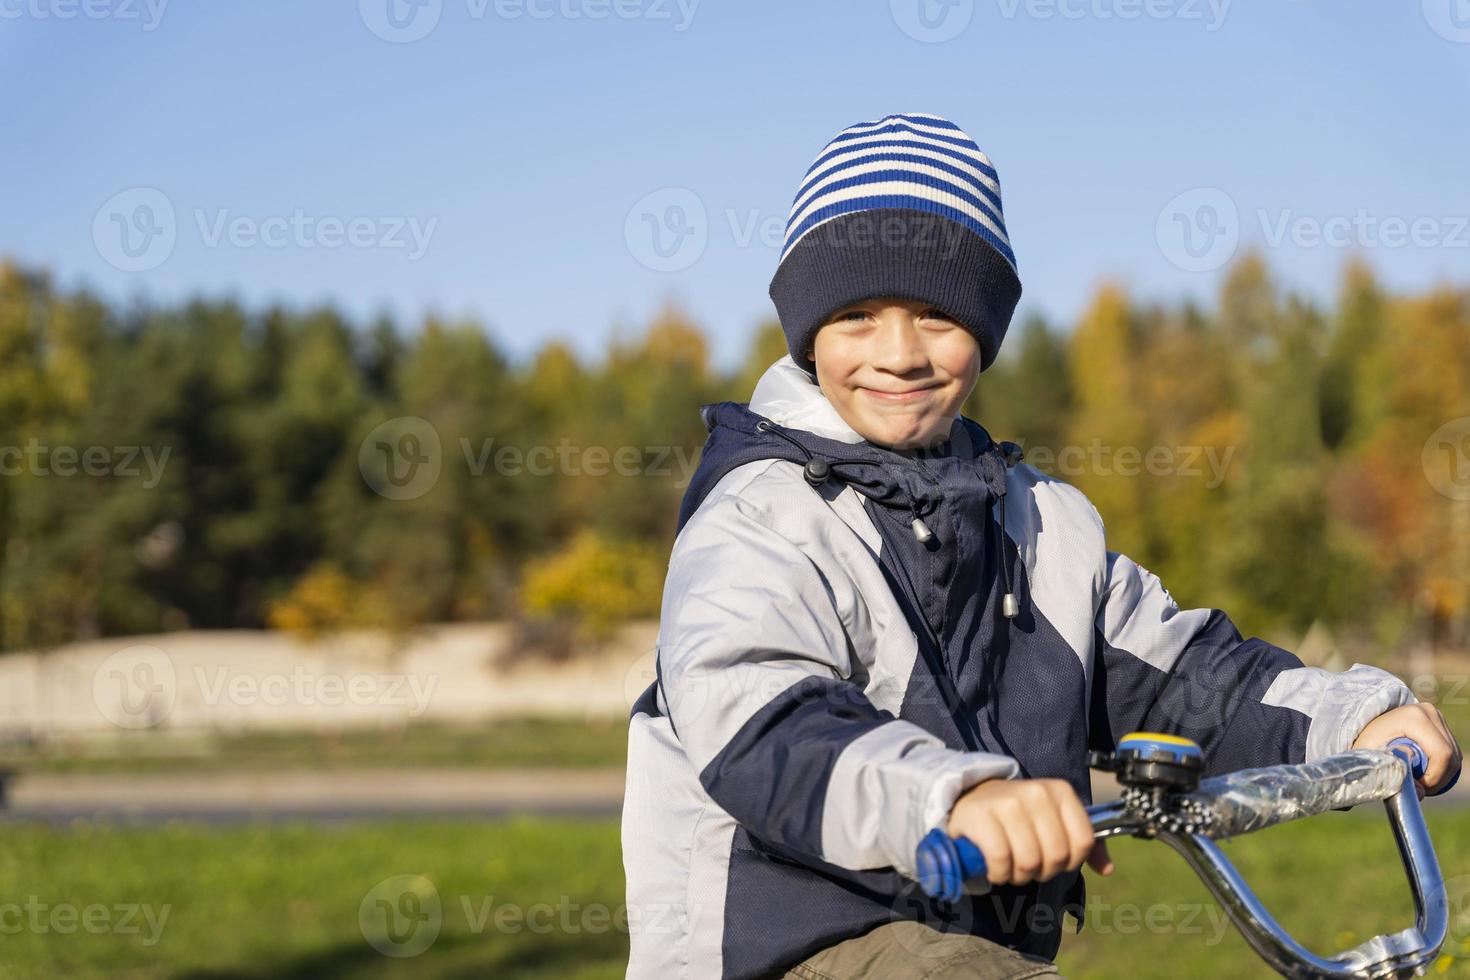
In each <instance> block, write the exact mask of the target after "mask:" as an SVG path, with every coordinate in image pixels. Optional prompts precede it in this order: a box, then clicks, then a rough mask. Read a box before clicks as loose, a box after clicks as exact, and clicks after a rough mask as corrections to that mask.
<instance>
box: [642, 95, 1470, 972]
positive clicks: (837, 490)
mask: <svg viewBox="0 0 1470 980" xmlns="http://www.w3.org/2000/svg"><path fill="white" fill-rule="evenodd" d="M1020 292H1021V286H1020V281H1019V279H1018V277H1017V275H1016V266H1015V258H1014V256H1013V255H1012V253H1011V248H1010V244H1009V241H1008V239H1007V237H1006V232H1005V223H1004V219H1003V216H1002V211H1001V200H1000V186H999V183H998V181H997V178H996V174H995V170H994V168H993V167H992V166H991V164H990V161H989V160H988V159H987V158H986V156H985V154H984V153H982V152H981V151H980V150H979V148H978V147H977V146H976V145H975V143H974V142H973V141H972V140H971V139H970V138H969V137H968V136H966V135H965V133H964V132H962V131H961V130H960V129H959V127H957V126H955V125H954V124H953V123H951V122H949V121H947V120H945V119H942V118H940V117H938V116H933V115H928V114H902V115H891V116H886V117H884V118H882V119H879V120H875V121H871V122H866V123H860V124H858V125H856V126H852V127H850V128H848V129H845V130H843V131H842V132H841V133H839V134H838V135H837V137H836V138H834V139H833V140H832V141H831V142H830V143H829V144H828V145H827V147H826V148H825V149H824V150H823V151H822V153H821V154H820V155H819V156H818V158H817V160H816V162H815V163H813V165H812V166H811V168H809V169H808V171H807V174H806V177H805V178H804V179H803V182H802V185H801V187H800V188H799V189H798V191H797V194H796V199H795V201H794V204H793V207H792V212H791V216H790V219H789V222H788V225H787V239H786V245H785V247H784V249H783V251H782V255H781V259H780V263H779V265H778V268H777V270H776V274H775V277H774V279H773V280H772V283H771V298H772V299H773V300H774V302H775V305H776V309H777V312H778V313H779V315H780V319H781V325H782V328H783V330H784V331H785V333H786V337H787V342H788V347H789V349H790V356H789V357H783V358H782V359H781V360H780V361H778V362H776V364H774V365H772V367H771V368H770V369H769V370H768V371H767V372H766V373H765V375H764V376H763V377H762V378H761V379H760V382H759V383H758V384H757V385H756V388H755V391H754V393H753V395H752V397H751V400H750V403H749V405H748V407H747V406H746V405H744V404H741V403H736V402H721V403H718V404H712V405H706V406H703V407H702V409H701V411H702V413H703V417H704V420H705V423H706V425H707V427H708V428H709V438H708V441H707V442H706V443H705V446H704V450H703V455H702V457H701V460H700V465H699V469H698V471H697V473H696V475H695V478H694V480H693V482H692V483H691V485H690V487H689V490H688V492H687V494H686V496H685V499H684V502H683V506H682V507H681V509H680V515H679V535H678V538H677V539H676V541H675V543H674V548H673V553H672V555H671V558H670V562H669V573H668V578H667V582H666V585H665V588H664V601H663V609H662V617H661V622H660V632H659V637H658V659H657V663H658V680H657V682H656V683H655V684H653V685H652V686H651V687H650V688H649V689H648V691H646V692H645V693H644V695H643V696H642V697H641V698H640V699H639V701H638V703H637V704H636V705H635V706H634V709H633V717H632V721H631V729H630V741H629V749H628V786H627V797H626V802H625V804H624V811H623V854H624V865H625V868H626V871H627V880H628V906H629V912H630V924H631V932H632V955H631V959H630V962H629V967H628V975H629V976H630V977H654V978H659V980H663V978H671V977H764V976H779V975H782V974H783V972H785V975H788V976H800V977H807V978H835V980H849V978H853V977H881V978H885V980H895V978H902V977H920V976H922V977H930V978H939V977H952V976H954V977H958V976H967V977H997V978H999V977H1029V976H1038V975H1042V974H1054V973H1055V969H1054V967H1053V966H1052V965H1051V960H1052V959H1053V958H1054V957H1055V955H1056V951H1057V948H1058V945H1059V943H1060V941H1061V938H1060V937H1061V926H1062V921H1061V915H1060V912H1061V910H1063V909H1068V910H1071V911H1072V912H1073V914H1074V916H1077V917H1078V920H1079V926H1080V910H1081V907H1082V903H1083V896H1082V879H1081V875H1080V873H1079V870H1078V869H1079V867H1080V865H1081V864H1082V863H1083V861H1084V860H1089V861H1090V863H1091V864H1092V866H1093V867H1094V869H1095V870H1098V871H1100V872H1102V873H1108V872H1109V871H1111V866H1110V864H1109V862H1108V859H1107V855H1106V851H1105V850H1104V849H1103V848H1102V847H1101V846H1098V847H1096V848H1094V847H1093V839H1092V834H1091V827H1090V825H1089V823H1088V821H1087V818H1086V814H1085V812H1084V804H1085V803H1086V802H1087V801H1088V800H1089V799H1090V797H1089V789H1088V772H1087V762H1086V759H1087V752H1088V749H1089V748H1110V747H1111V746H1112V744H1113V740H1114V739H1116V738H1117V737H1118V736H1119V735H1121V734H1122V733H1125V732H1128V731H1131V730H1134V729H1148V730H1156V731H1165V732H1172V733H1175V734H1179V735H1185V736H1188V737H1190V738H1192V739H1194V740H1195V741H1197V742H1199V743H1200V744H1201V746H1202V747H1203V749H1204V752H1205V758H1206V763H1207V772H1209V773H1218V772H1225V771H1230V770H1234V769H1240V768H1246V767H1251V766H1260V765H1270V764H1275V763H1280V762H1298V761H1302V760H1304V759H1306V760H1310V759H1315V758H1319V757H1322V756H1325V755H1331V754H1333V753H1336V752H1341V751H1344V750H1346V749H1348V748H1349V747H1351V746H1366V745H1372V746H1382V745H1384V744H1386V743H1387V742H1388V740H1389V739H1391V738H1393V737H1394V736H1396V735H1400V734H1405V735H1409V736H1411V737H1413V738H1414V739H1416V740H1418V741H1419V743H1420V744H1421V745H1422V746H1423V747H1424V748H1425V750H1426V751H1427V752H1428V754H1429V756H1430V758H1431V760H1432V761H1431V764H1430V768H1429V772H1428V773H1427V774H1426V776H1425V780H1424V782H1425V785H1426V786H1428V787H1430V788H1433V787H1436V786H1438V785H1441V784H1442V783H1443V782H1445V781H1446V780H1447V778H1448V776H1449V774H1450V773H1452V772H1454V771H1455V770H1456V769H1458V766H1459V752H1458V748H1457V747H1456V746H1455V744H1454V740H1453V738H1452V737H1451V736H1450V734H1449V731H1448V729H1447V728H1446V727H1445V725H1444V721H1443V719H1442V718H1441V717H1440V715H1439V713H1438V712H1437V711H1436V710H1435V709H1434V708H1432V707H1429V706H1426V705H1421V704H1418V703H1417V702H1416V701H1415V699H1414V697H1413V696H1412V694H1410V692H1409V690H1408V689H1407V688H1406V687H1405V686H1404V685H1403V684H1402V683H1401V682H1400V681H1398V680H1397V679H1396V678H1394V677H1393V676H1392V675H1390V674H1387V673H1385V672H1384V671H1381V670H1378V669H1377V668H1374V667H1369V666H1364V665H1355V666H1354V667H1353V668H1352V669H1351V670H1348V671H1345V672H1343V673H1340V674H1332V673H1328V672H1326V671H1323V670H1319V669H1316V668H1308V667H1304V666H1302V664H1301V662H1300V661H1299V660H1298V659H1297V658H1296V657H1294V656H1293V655H1292V654H1290V653H1288V652H1287V651H1285V650H1282V649H1280V648H1278V647H1274V646H1272V645H1270V644H1268V643H1265V642H1263V641H1261V640H1259V639H1254V638H1252V639H1244V638H1242V637H1241V635H1240V633H1239V632H1237V631H1236V629H1235V628H1234V626H1233V625H1232V624H1231V622H1230V620H1229V619H1228V618H1227V617H1226V616H1225V615H1224V614H1223V613H1222V612H1220V611H1219V610H1212V609H1190V610H1184V609H1180V608H1179V607H1178V606H1177V605H1176V604H1175V603H1174V601H1173V599H1172V598H1171V597H1170V596H1169V594H1168V592H1166V591H1165V590H1164V588H1163V586H1162V585H1161V584H1160V583H1159V580H1158V579H1157V578H1155V577H1154V576H1153V575H1152V574H1150V573H1149V572H1148V571H1146V570H1144V569H1143V568H1141V567H1139V566H1138V565H1137V564H1135V563H1134V562H1132V561H1130V560H1129V559H1128V558H1127V557H1125V556H1123V555H1120V554H1117V553H1114V552H1111V551H1108V550H1107V548H1106V546H1105V542H1104V533H1103V525H1102V521H1101V518H1100V517H1099V516H1098V513H1097V511H1096V510H1094V509H1093V507H1092V505H1091V504H1090V503H1089V502H1088V501H1087V499H1086V498H1085V497H1084V496H1083V495H1082V494H1081V493H1080V492H1078V491H1077V490H1075V489H1074V488H1072V487H1070V486H1067V485H1066V484H1064V483H1061V482H1058V481H1056V480H1052V479H1049V478H1048V477H1046V476H1044V475H1043V474H1041V473H1040V472H1038V471H1037V470H1035V469H1033V468H1031V467H1029V466H1026V465H1022V464H1019V463H1018V462H1017V460H1016V456H1017V453H1016V452H1015V451H1014V447H1011V446H1010V445H1009V444H1005V445H1004V446H1002V445H997V444H996V443H995V442H994V441H993V440H991V438H990V436H989V435H988V433H986V431H985V430H984V429H983V428H981V427H980V426H979V425H978V424H976V423H975V422H973V421H971V420H970V419H967V418H965V417H964V416H962V415H960V414H959V409H960V406H961V405H962V404H963V403H964V401H965V398H966V396H967V395H969V393H970V391H971V389H972V388H973V387H974V384H975V382H976V380H977V378H978V376H979V374H980V372H981V371H983V370H984V369H985V368H986V367H988V366H989V365H990V364H991V363H992V362H993V361H994V360H995V357H996V354H997V352H998V350H999V348H1000V345H1001V341H1002V339H1003V338H1004V336H1005V333H1006V329H1007V326H1008V325H1009V322H1010V318H1011V314H1012V312H1013V310H1014V308H1015V305H1016V301H1017V299H1018V298H1019V296H1020ZM934 827H943V828H945V829H946V830H947V831H948V832H949V833H950V834H952V835H955V836H961V835H963V836H966V837H969V838H970V839H971V840H972V841H974V842H975V843H976V844H977V845H979V847H980V849H981V851H982V853H984V854H985V856H986V859H987V862H988V865H989V867H988V875H987V876H988V878H989V880H990V881H991V882H992V884H993V885H994V886H995V887H994V888H992V890H991V891H990V892H989V893H988V894H985V895H980V896H973V897H970V898H967V899H966V900H965V901H964V902H962V903H960V904H958V905H956V906H954V907H941V906H938V905H936V904H935V903H932V902H930V901H929V900H928V899H926V898H925V896H924V895H923V894H922V893H921V892H918V891H917V889H916V888H915V886H914V883H913V878H914V875H915V869H914V855H915V849H916V847H917V845H918V843H919V840H920V839H921V838H922V837H923V836H924V834H925V833H926V832H927V831H929V830H930V829H932V828H934ZM936 925H937V926H938V928H936Z"/></svg>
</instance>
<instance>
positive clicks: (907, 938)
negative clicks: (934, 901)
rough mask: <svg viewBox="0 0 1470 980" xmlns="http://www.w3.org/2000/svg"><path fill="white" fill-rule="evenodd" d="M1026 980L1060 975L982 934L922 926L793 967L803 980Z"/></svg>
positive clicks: (900, 925) (877, 934)
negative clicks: (957, 932) (945, 930)
mask: <svg viewBox="0 0 1470 980" xmlns="http://www.w3.org/2000/svg"><path fill="white" fill-rule="evenodd" d="M961 977H963V978H966V980H1026V978H1029V977H1059V974H1058V973H1057V968H1056V967H1055V966H1054V965H1053V964H1052V962H1051V960H1047V959H1042V958H1041V957H1039V956H1029V955H1027V954H1025V953H1018V952H1016V951H1015V950H1013V949H1007V948H1006V947H1004V946H1001V945H998V944H996V943H993V942H991V941H990V940H988V939H981V938H980V937H979V936H970V935H964V934H956V933H952V932H948V933H947V932H939V931H937V930H934V929H931V928H930V927H929V926H926V925H924V924H923V923H920V922H906V921H905V922H890V923H887V924H885V925H881V926H879V927H878V928H876V929H874V930H873V931H872V932H869V933H866V934H865V935H862V936H856V937H854V938H852V939H847V940H844V941H842V942H840V943H838V944H837V945H836V946H831V947H828V948H827V949H824V950H822V951H821V952H820V953H817V954H816V955H815V956H812V957H809V958H808V959H806V960H804V961H802V962H801V963H798V964H797V965H796V966H794V967H792V968H791V969H790V970H789V971H788V972H787V973H786V974H785V978H787V980H789V978H799V980H959V978H961Z"/></svg>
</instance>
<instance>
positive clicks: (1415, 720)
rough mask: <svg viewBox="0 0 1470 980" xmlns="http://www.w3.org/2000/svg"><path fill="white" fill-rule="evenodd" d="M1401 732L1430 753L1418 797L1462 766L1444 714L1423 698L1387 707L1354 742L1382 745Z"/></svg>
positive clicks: (1373, 746)
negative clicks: (1397, 706)
mask: <svg viewBox="0 0 1470 980" xmlns="http://www.w3.org/2000/svg"><path fill="white" fill-rule="evenodd" d="M1400 735H1407V736H1408V737H1409V738H1412V739H1413V740H1414V741H1416V742H1418V743H1419V747H1420V748H1421V749H1423V750H1424V754H1425V755H1427V756H1428V757H1429V766H1428V768H1426V769H1425V771H1424V778H1423V779H1420V780H1418V786H1419V798H1420V799H1423V798H1424V793H1425V791H1426V790H1435V789H1438V788H1439V787H1440V786H1442V785H1444V784H1445V783H1446V782H1447V781H1448V780H1449V778H1450V776H1451V775H1453V774H1454V773H1456V772H1459V770H1460V744H1459V743H1458V742H1456V741H1455V736H1454V735H1452V734H1451V733H1450V726H1449V725H1447V724H1445V720H1444V715H1442V714H1440V713H1439V709H1438V708H1436V707H1435V706H1434V705H1432V704H1425V703H1423V702H1422V701H1421V702H1419V703H1418V704H1406V705H1404V706H1403V707H1401V708H1394V709H1393V710H1391V711H1385V712H1384V713H1383V714H1381V715H1379V716H1378V717H1377V718H1374V719H1373V720H1372V721H1370V722H1368V724H1367V725H1365V726H1364V727H1363V730H1362V731H1361V732H1359V733H1358V739H1357V741H1355V742H1354V743H1353V748H1355V749H1381V748H1385V747H1387V745H1388V743H1389V742H1391V741H1393V740H1394V739H1396V738H1398V737H1399V736H1400Z"/></svg>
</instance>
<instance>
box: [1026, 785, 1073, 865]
mask: <svg viewBox="0 0 1470 980" xmlns="http://www.w3.org/2000/svg"><path fill="white" fill-rule="evenodd" d="M1031 829H1032V830H1033V831H1034V832H1035V834H1036V841H1037V843H1038V844H1039V845H1040V848H1041V867H1040V869H1039V870H1038V871H1037V872H1036V880H1037V881H1049V880H1051V879H1052V878H1055V877H1056V876H1057V875H1059V874H1061V873H1062V872H1063V871H1065V870H1066V869H1067V858H1068V855H1069V853H1070V851H1071V847H1070V846H1069V844H1068V841H1067V828H1066V827H1065V826H1063V824H1062V815H1061V814H1060V813H1059V812H1058V808H1057V805H1056V802H1055V801H1054V800H1053V799H1052V797H1051V794H1050V793H1047V794H1046V797H1045V799H1044V800H1043V801H1041V802H1040V803H1038V804H1037V805H1036V806H1035V807H1034V808H1033V809H1032V811H1031Z"/></svg>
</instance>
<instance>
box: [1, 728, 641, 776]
mask: <svg viewBox="0 0 1470 980" xmlns="http://www.w3.org/2000/svg"><path fill="white" fill-rule="evenodd" d="M627 755H628V725H627V722H626V721H625V720H624V719H621V718H617V719H609V720H606V721H579V720H563V719H553V718H521V719H507V720H504V721H495V722H486V723H484V724H481V725H437V724H415V725H409V726H407V727H404V728H401V729H394V730H387V731H379V730H373V729H361V730H348V731H344V732H340V733H335V734H325V735H313V734H309V733H286V734H279V733H261V734H240V735H199V736H192V737H190V736H176V735H159V734H155V733H152V732H120V733H119V734H118V736H117V737H114V738H111V739H108V740H105V741H80V740H74V741H70V742H67V741H54V742H49V743H46V744H44V745H36V746H27V745H21V744H9V745H0V769H12V770H19V771H22V772H27V771H29V772H161V771H175V772H189V771H200V770H212V771H219V770H223V769H232V770H239V769H250V770H280V769H336V768H350V767H371V768H375V769H376V768H396V767H405V768H411V767H418V766H429V767H441V766H443V767H455V766H462V767H473V768H491V769H505V768H525V767H531V766H547V767H565V768H590V767H595V766H608V767H611V768H621V767H622V766H623V764H624V762H625V761H626V760H627Z"/></svg>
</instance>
